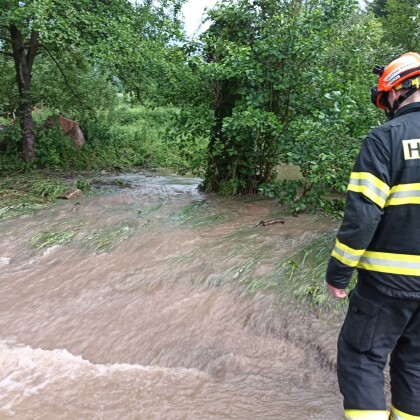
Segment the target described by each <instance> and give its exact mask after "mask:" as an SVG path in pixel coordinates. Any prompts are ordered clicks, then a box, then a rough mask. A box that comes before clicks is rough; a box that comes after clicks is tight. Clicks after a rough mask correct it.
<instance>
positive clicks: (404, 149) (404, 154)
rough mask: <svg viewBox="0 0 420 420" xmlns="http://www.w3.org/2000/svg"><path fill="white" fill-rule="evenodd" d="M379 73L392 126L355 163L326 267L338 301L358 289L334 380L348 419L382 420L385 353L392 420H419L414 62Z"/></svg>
mask: <svg viewBox="0 0 420 420" xmlns="http://www.w3.org/2000/svg"><path fill="white" fill-rule="evenodd" d="M374 72H375V73H376V74H378V75H379V76H380V78H379V82H378V87H377V88H374V89H372V102H373V103H374V104H375V105H377V106H378V107H380V108H382V109H384V110H385V111H386V112H387V114H388V115H389V117H390V119H391V120H390V121H389V122H387V123H385V124H383V125H382V126H380V127H377V128H375V129H373V130H372V131H371V132H370V133H369V135H368V136H367V137H366V138H365V140H364V142H363V145H362V147H361V149H360V152H359V155H358V157H357V160H356V163H355V166H354V169H353V172H352V174H351V177H350V182H349V186H348V192H347V203H346V209H345V213H344V217H343V222H342V224H341V226H340V229H339V231H338V233H337V239H336V244H335V247H334V249H333V251H332V254H331V258H330V261H329V264H328V269H327V277H326V280H327V287H328V291H329V292H330V294H331V295H332V296H333V297H335V298H344V297H346V296H347V292H346V291H345V288H346V287H347V286H348V284H349V282H350V278H351V275H352V272H353V270H354V269H355V268H356V269H357V272H358V280H357V284H356V287H355V288H354V289H353V290H352V291H351V292H350V295H349V299H350V302H349V310H348V312H347V316H346V319H345V321H344V324H343V327H342V329H341V332H340V336H339V339H338V355H337V374H338V380H339V385H340V391H341V393H342V394H343V396H344V409H345V418H346V419H348V420H352V419H358V420H363V419H366V420H387V419H388V417H389V412H388V411H387V406H386V400H385V396H384V367H385V365H386V363H387V360H388V356H389V355H390V354H391V361H390V366H391V369H390V375H391V393H392V407H391V417H390V418H391V419H393V420H403V419H407V420H416V419H417V420H420V55H419V54H416V53H407V54H404V55H402V56H401V57H399V58H398V59H396V60H394V61H393V62H392V63H390V64H389V65H388V66H387V67H379V66H376V67H375V69H374Z"/></svg>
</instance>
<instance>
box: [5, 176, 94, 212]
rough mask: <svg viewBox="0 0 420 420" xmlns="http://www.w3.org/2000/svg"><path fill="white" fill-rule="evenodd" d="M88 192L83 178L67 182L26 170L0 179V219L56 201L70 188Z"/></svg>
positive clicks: (88, 188) (87, 186)
mask: <svg viewBox="0 0 420 420" xmlns="http://www.w3.org/2000/svg"><path fill="white" fill-rule="evenodd" d="M72 187H75V188H79V189H80V190H83V191H87V192H90V191H91V188H90V184H89V183H87V182H86V181H83V180H80V179H79V180H76V181H74V182H71V183H70V182H67V181H65V180H63V179H60V178H59V177H57V176H52V175H47V174H42V173H40V172H28V173H25V174H18V175H14V176H7V177H3V178H1V179H0V219H6V218H9V217H15V216H20V215H23V214H28V213H33V212H34V211H35V210H38V209H40V208H42V207H45V206H47V205H48V204H50V203H52V202H54V201H56V200H57V199H58V198H59V197H60V196H62V195H63V194H65V193H66V192H67V191H68V190H69V189H70V188H72Z"/></svg>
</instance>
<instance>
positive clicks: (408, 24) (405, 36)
mask: <svg viewBox="0 0 420 420" xmlns="http://www.w3.org/2000/svg"><path fill="white" fill-rule="evenodd" d="M385 12H386V13H385V15H384V16H383V17H382V18H381V22H382V24H383V28H384V35H385V39H386V40H387V42H388V43H389V44H391V45H393V46H395V47H397V48H398V49H399V52H400V53H401V52H407V51H418V48H419V44H420V4H419V2H418V0H388V1H387V2H386V6H385Z"/></svg>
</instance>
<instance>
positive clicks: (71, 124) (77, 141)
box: [44, 115, 86, 148]
mask: <svg viewBox="0 0 420 420" xmlns="http://www.w3.org/2000/svg"><path fill="white" fill-rule="evenodd" d="M44 128H46V129H58V128H60V129H61V131H62V132H63V133H64V134H65V135H66V136H68V137H70V138H71V139H72V140H73V144H74V145H75V146H76V147H77V148H80V147H82V146H83V145H84V144H85V143H86V140H85V136H84V134H83V131H82V130H81V129H80V125H79V123H78V122H77V121H73V120H71V119H69V118H66V117H63V116H62V115H51V116H49V117H48V118H47V119H46V120H45V122H44Z"/></svg>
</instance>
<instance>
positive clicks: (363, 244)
mask: <svg viewBox="0 0 420 420" xmlns="http://www.w3.org/2000/svg"><path fill="white" fill-rule="evenodd" d="M385 134H386V133H384V132H381V131H378V129H377V130H376V132H375V131H373V132H372V133H370V134H369V136H368V137H366V138H365V140H364V142H363V144H362V147H361V149H360V152H359V155H358V156H357V159H356V163H355V165H354V168H353V172H352V173H351V176H350V181H349V185H348V188H347V197H346V207H345V211H344V217H343V221H342V224H341V226H340V229H339V231H338V233H337V238H336V242H335V247H334V249H333V251H332V254H331V258H330V260H329V263H328V268H327V276H326V280H327V283H328V284H330V285H331V286H333V287H336V288H338V289H344V288H346V287H347V286H348V284H349V282H350V279H351V275H352V272H353V270H354V269H355V267H356V266H357V264H358V262H359V260H360V257H361V256H362V255H363V253H364V252H365V250H366V248H367V247H368V245H369V243H370V242H371V240H372V238H373V235H374V234H375V231H376V228H377V226H378V224H379V222H380V220H381V217H382V215H383V209H384V207H385V203H386V200H387V198H388V195H389V190H390V182H391V181H390V151H389V148H390V142H389V139H388V138H387V136H386V135H385Z"/></svg>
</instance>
